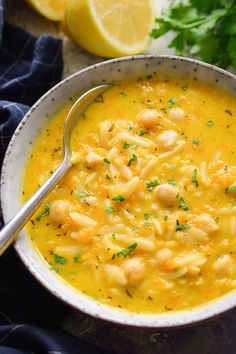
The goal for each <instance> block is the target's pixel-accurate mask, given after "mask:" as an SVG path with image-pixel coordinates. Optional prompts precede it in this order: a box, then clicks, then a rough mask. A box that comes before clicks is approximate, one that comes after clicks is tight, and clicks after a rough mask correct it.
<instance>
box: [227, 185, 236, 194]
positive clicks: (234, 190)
mask: <svg viewBox="0 0 236 354" xmlns="http://www.w3.org/2000/svg"><path fill="white" fill-rule="evenodd" d="M225 191H226V192H227V193H232V192H236V184H235V185H234V186H229V187H228V188H226V190H225Z"/></svg>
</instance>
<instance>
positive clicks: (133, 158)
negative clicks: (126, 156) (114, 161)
mask: <svg viewBox="0 0 236 354" xmlns="http://www.w3.org/2000/svg"><path fill="white" fill-rule="evenodd" d="M137 161H138V158H137V156H136V155H135V154H133V155H132V157H131V159H130V160H129V162H128V164H127V166H130V165H131V163H132V162H137Z"/></svg>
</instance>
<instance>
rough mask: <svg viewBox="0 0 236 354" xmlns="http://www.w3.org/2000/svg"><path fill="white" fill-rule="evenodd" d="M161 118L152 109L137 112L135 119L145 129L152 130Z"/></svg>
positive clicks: (159, 114)
mask: <svg viewBox="0 0 236 354" xmlns="http://www.w3.org/2000/svg"><path fill="white" fill-rule="evenodd" d="M161 116H162V114H161V113H158V112H157V111H155V110H154V109H143V110H142V111H141V112H139V114H138V115H137V118H138V120H139V122H140V123H141V124H142V125H143V126H144V127H145V128H152V127H153V126H154V125H156V124H157V123H158V121H159V119H160V117H161Z"/></svg>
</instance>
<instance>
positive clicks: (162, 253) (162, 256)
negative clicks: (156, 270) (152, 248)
mask: <svg viewBox="0 0 236 354" xmlns="http://www.w3.org/2000/svg"><path fill="white" fill-rule="evenodd" d="M172 257H173V252H172V251H171V250H170V249H169V248H162V249H160V250H159V251H157V253H156V258H157V261H158V263H159V264H164V263H165V262H167V261H168V260H169V259H171V258H172Z"/></svg>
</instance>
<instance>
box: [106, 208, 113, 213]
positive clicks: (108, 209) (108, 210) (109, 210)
mask: <svg viewBox="0 0 236 354" xmlns="http://www.w3.org/2000/svg"><path fill="white" fill-rule="evenodd" d="M114 211H115V209H114V208H113V207H107V208H106V212H107V213H108V214H111V213H113V212H114Z"/></svg>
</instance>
